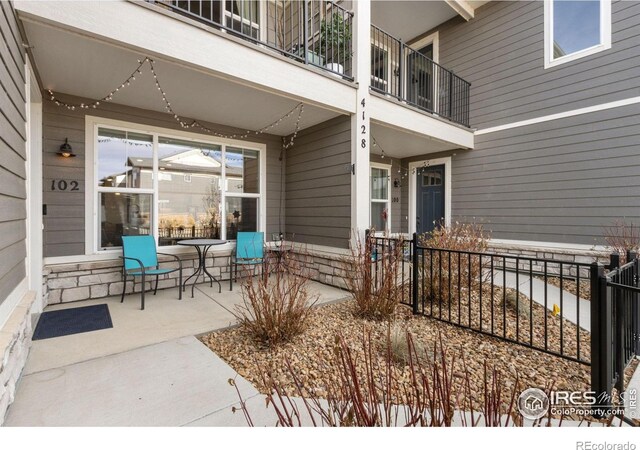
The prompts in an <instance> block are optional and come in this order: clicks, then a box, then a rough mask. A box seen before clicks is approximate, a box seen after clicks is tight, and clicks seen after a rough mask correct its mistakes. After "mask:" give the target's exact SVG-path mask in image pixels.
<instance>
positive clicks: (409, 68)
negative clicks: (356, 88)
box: [371, 25, 471, 127]
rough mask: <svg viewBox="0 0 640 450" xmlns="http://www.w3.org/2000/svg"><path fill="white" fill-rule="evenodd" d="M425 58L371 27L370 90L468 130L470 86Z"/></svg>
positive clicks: (418, 52)
mask: <svg viewBox="0 0 640 450" xmlns="http://www.w3.org/2000/svg"><path fill="white" fill-rule="evenodd" d="M429 56H430V55H428V54H424V53H421V52H420V51H418V50H415V49H413V48H411V47H409V46H408V45H406V44H405V43H404V42H402V41H401V40H400V39H398V38H396V37H394V36H392V35H390V34H389V33H386V32H385V31H383V30H381V29H380V28H378V27H376V26H375V25H371V89H372V90H373V91H375V92H378V93H381V94H384V95H387V96H391V97H394V98H396V99H398V100H400V101H402V102H405V103H406V104H408V105H411V106H414V107H416V108H419V109H421V110H423V111H426V112H429V113H432V114H434V115H437V116H439V117H442V118H445V119H448V120H450V121H452V122H455V123H457V124H460V125H464V126H466V127H468V126H469V91H470V87H471V84H470V83H469V82H467V81H465V80H463V79H462V78H460V77H459V76H457V75H455V74H454V73H453V72H452V71H451V70H448V69H445V68H444V67H442V66H441V65H439V64H438V63H436V62H435V61H433V59H431V58H430V57H429Z"/></svg>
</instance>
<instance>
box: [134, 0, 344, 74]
mask: <svg viewBox="0 0 640 450" xmlns="http://www.w3.org/2000/svg"><path fill="white" fill-rule="evenodd" d="M146 1H148V2H149V3H154V4H156V5H159V6H162V7H164V8H167V9H169V10H171V11H173V12H175V13H178V14H181V15H183V16H186V17H189V18H191V19H194V20H197V21H199V22H202V23H204V24H206V25H209V26H211V27H213V28H215V29H218V30H220V31H222V32H224V33H228V34H230V35H233V36H236V37H239V38H241V39H244V40H246V41H249V42H253V43H254V44H257V45H260V46H261V47H264V48H268V49H271V50H273V51H275V52H277V53H279V54H281V55H283V56H286V57H288V58H291V59H294V60H296V61H299V62H302V63H304V64H308V65H312V66H316V67H319V68H321V69H323V70H326V71H329V72H331V73H333V74H335V75H337V76H340V77H342V78H344V79H346V80H353V76H352V39H351V31H352V24H353V13H352V12H350V11H348V10H346V9H344V8H343V7H341V6H339V5H337V4H335V3H333V2H331V1H328V0H310V1H309V0H308V1H288V0H268V1H258V0H249V1H247V0H146Z"/></svg>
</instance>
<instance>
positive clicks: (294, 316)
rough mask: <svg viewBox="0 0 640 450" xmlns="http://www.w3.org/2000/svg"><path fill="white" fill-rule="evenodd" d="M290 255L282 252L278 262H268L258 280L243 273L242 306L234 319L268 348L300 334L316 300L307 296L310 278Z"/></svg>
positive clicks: (247, 271) (236, 311)
mask: <svg viewBox="0 0 640 450" xmlns="http://www.w3.org/2000/svg"><path fill="white" fill-rule="evenodd" d="M293 253H294V251H293V250H292V251H291V252H284V253H283V254H282V255H281V259H280V261H277V262H276V261H272V260H269V259H267V261H266V264H265V268H264V272H265V273H263V274H261V275H259V276H253V277H252V276H249V275H250V273H249V270H243V275H244V280H243V282H242V303H241V304H240V305H237V306H236V309H235V312H234V315H235V317H236V319H237V320H238V322H239V323H240V326H241V327H243V328H244V329H245V330H246V331H247V332H248V333H250V334H251V335H252V336H254V338H255V339H257V340H258V341H260V342H262V343H263V344H265V345H267V346H274V345H278V344H280V343H282V342H287V341H290V340H291V339H292V338H293V337H295V336H297V335H299V334H300V333H302V332H303V331H304V330H305V329H306V327H307V324H308V319H309V316H310V314H311V308H312V307H313V305H314V304H315V303H316V302H317V300H318V295H311V294H310V293H309V290H308V281H309V277H308V276H307V275H306V271H305V268H304V267H302V266H301V265H300V264H299V263H298V261H297V260H296V259H295V258H294V257H293V256H292V254H293Z"/></svg>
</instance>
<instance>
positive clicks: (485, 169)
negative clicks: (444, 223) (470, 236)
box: [452, 105, 640, 244]
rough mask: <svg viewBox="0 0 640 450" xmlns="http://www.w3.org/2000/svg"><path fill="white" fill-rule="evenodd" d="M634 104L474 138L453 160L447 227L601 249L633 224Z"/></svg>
mask: <svg viewBox="0 0 640 450" xmlns="http://www.w3.org/2000/svg"><path fill="white" fill-rule="evenodd" d="M639 117H640V105H631V106H626V107H620V108H614V109H609V110H605V111H600V112H595V113H591V114H584V115H580V116H573V117H568V118H565V119H560V120H555V121H552V122H544V123H539V124H535V125H530V126H527V127H519V128H514V129H510V130H504V131H501V132H496V133H489V134H484V135H479V136H476V148H475V149H474V150H472V151H469V152H460V153H458V154H457V155H456V156H454V157H453V167H452V172H453V173H452V183H453V185H452V210H453V216H454V220H461V221H465V220H466V221H468V220H470V218H474V217H475V218H476V220H482V221H484V222H486V223H487V224H488V225H487V228H490V229H491V230H492V231H493V235H494V237H496V238H500V239H518V240H528V241H549V242H560V243H578V244H601V243H603V240H602V232H603V227H604V226H606V225H610V224H611V222H612V221H613V220H615V219H621V218H626V220H628V221H634V222H636V223H637V222H638V221H639V220H640V155H638V151H637V148H638V147H637V143H638V140H639V139H640V121H639V120H638V118H639Z"/></svg>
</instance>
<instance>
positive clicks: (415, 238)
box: [411, 233, 419, 314]
mask: <svg viewBox="0 0 640 450" xmlns="http://www.w3.org/2000/svg"><path fill="white" fill-rule="evenodd" d="M411 254H412V257H413V258H412V259H413V261H411V270H412V272H413V273H412V278H413V280H411V283H412V284H413V291H412V292H411V295H412V297H413V298H412V299H411V303H412V306H413V313H414V314H418V312H419V311H418V284H419V283H418V235H417V233H413V239H412V240H411Z"/></svg>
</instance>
